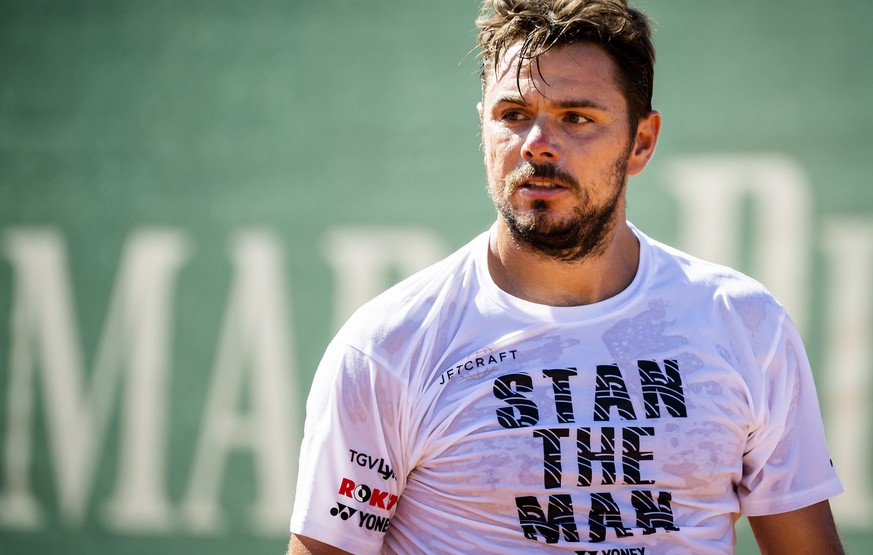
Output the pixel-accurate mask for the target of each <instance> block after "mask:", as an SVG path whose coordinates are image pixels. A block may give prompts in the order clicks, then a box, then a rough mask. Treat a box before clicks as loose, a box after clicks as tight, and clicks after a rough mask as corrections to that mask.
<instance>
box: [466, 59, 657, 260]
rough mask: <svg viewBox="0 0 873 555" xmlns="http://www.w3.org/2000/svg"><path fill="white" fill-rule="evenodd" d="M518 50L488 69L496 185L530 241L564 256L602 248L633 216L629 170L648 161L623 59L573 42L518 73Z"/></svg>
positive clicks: (507, 212)
mask: <svg viewBox="0 0 873 555" xmlns="http://www.w3.org/2000/svg"><path fill="white" fill-rule="evenodd" d="M517 51H518V47H514V48H510V49H509V50H508V51H507V52H506V53H505V54H506V55H505V56H504V57H503V61H502V63H501V64H500V65H499V66H498V67H496V68H495V70H494V74H493V75H488V76H487V77H486V79H487V82H486V86H485V90H484V91H483V99H482V103H481V104H480V106H479V111H480V117H481V120H482V146H483V150H484V154H485V170H486V175H487V178H488V191H489V193H490V195H491V198H492V199H493V201H494V203H495V205H496V206H497V209H498V212H499V217H500V218H501V219H502V220H503V221H504V222H505V223H506V225H507V227H508V229H509V231H510V233H511V234H512V235H513V237H514V238H515V239H516V240H517V241H518V242H519V243H521V244H522V245H525V246H527V247H529V248H531V249H533V250H534V251H536V252H540V253H542V254H545V255H547V256H550V257H553V258H557V259H561V260H579V259H583V258H585V257H587V256H597V255H598V254H600V253H601V252H602V249H603V248H604V246H605V242H606V240H607V238H608V235H609V232H610V230H611V229H612V228H613V227H614V225H615V224H616V222H617V221H619V220H621V221H623V219H624V207H625V205H624V200H625V199H624V191H625V184H626V181H627V175H628V173H637V172H639V171H641V170H642V168H643V166H645V161H647V160H648V155H647V156H645V160H644V161H642V165H640V164H639V163H638V162H639V160H636V158H634V157H633V154H632V153H633V152H635V134H632V133H631V131H630V125H629V119H628V109H627V102H626V101H625V99H624V96H623V95H622V93H621V90H620V89H619V87H618V85H617V84H616V81H615V78H614V76H613V72H614V68H613V62H612V60H611V59H610V58H609V56H608V55H607V54H606V53H605V52H604V51H603V50H602V49H601V48H600V47H599V46H596V45H592V44H587V43H580V44H573V45H569V46H563V47H560V48H554V49H552V50H550V51H548V52H546V53H545V54H543V55H541V56H540V57H539V59H538V60H534V61H533V62H532V64H531V65H530V66H528V65H524V66H522V69H521V74H520V79H519V80H517V79H516V75H517V74H516V67H517V57H516V54H517ZM519 89H520V90H519ZM519 92H520V93H521V94H519ZM655 135H657V132H656V133H655ZM652 148H654V145H652ZM648 154H649V155H650V154H651V152H649V153H648ZM629 161H630V162H631V166H629Z"/></svg>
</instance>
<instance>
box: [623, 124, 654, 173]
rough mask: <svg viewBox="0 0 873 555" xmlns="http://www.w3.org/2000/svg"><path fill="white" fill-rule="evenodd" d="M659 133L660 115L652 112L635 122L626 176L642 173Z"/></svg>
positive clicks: (652, 152) (650, 156)
mask: <svg viewBox="0 0 873 555" xmlns="http://www.w3.org/2000/svg"><path fill="white" fill-rule="evenodd" d="M660 133H661V114H659V113H658V112H656V111H654V110H652V111H651V112H649V113H648V114H647V115H646V116H645V117H644V118H641V119H640V120H639V121H638V122H637V132H636V135H635V136H634V146H633V148H632V149H631V151H630V156H629V157H628V160H627V174H628V175H636V174H638V173H640V172H641V171H643V169H644V168H645V167H646V164H648V163H649V160H650V159H651V158H652V154H654V152H655V145H657V144H658V135H659V134H660Z"/></svg>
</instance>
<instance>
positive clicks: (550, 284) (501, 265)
mask: <svg viewBox="0 0 873 555" xmlns="http://www.w3.org/2000/svg"><path fill="white" fill-rule="evenodd" d="M639 260H640V245H639V240H638V239H637V237H636V235H634V233H633V231H631V229H630V228H629V227H628V225H627V223H626V222H625V221H624V219H621V220H619V221H616V222H614V225H613V229H612V231H611V232H610V234H609V237H608V239H607V244H606V248H605V249H604V250H603V253H602V254H601V255H600V256H596V257H594V256H592V257H586V258H584V259H582V260H578V261H572V262H565V261H562V260H557V259H554V258H550V257H547V256H545V255H543V254H541V253H538V252H536V251H533V250H531V249H530V248H528V247H526V246H524V245H520V244H518V242H516V241H515V239H514V238H513V237H512V235H511V233H510V231H509V229H508V228H507V226H506V223H505V222H504V221H503V219H502V218H499V219H498V221H497V229H496V233H494V234H493V235H492V236H491V240H490V245H489V252H488V270H489V272H490V273H491V277H492V279H493V280H494V282H495V283H496V284H497V286H498V287H500V288H501V289H502V290H504V291H506V292H507V293H509V294H510V295H513V296H515V297H518V298H521V299H524V300H526V301H530V302H534V303H538V304H544V305H549V306H579V305H586V304H593V303H596V302H599V301H602V300H605V299H608V298H610V297H613V296H615V295H617V294H619V293H621V292H622V291H624V289H626V288H627V287H628V286H629V285H630V284H631V282H632V281H633V279H634V276H636V273H637V267H638V266H639Z"/></svg>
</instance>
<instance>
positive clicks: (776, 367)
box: [737, 314, 842, 516]
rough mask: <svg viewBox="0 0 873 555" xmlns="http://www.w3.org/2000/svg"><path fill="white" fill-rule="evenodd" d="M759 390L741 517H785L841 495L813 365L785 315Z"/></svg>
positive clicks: (741, 491) (755, 394) (741, 487)
mask: <svg viewBox="0 0 873 555" xmlns="http://www.w3.org/2000/svg"><path fill="white" fill-rule="evenodd" d="M756 389H757V392H753V399H754V401H753V402H754V403H755V404H756V405H757V406H756V407H755V413H756V423H755V428H754V429H753V430H752V432H751V433H750V434H749V438H748V441H747V445H746V453H745V454H744V457H743V478H742V480H741V482H740V484H739V487H738V490H737V493H738V495H739V499H740V506H741V508H742V511H743V513H744V514H745V515H747V516H762V515H768V514H778V513H784V512H788V511H793V510H797V509H801V508H803V507H807V506H809V505H812V504H814V503H818V502H820V501H824V500H825V499H828V498H830V497H833V496H834V495H837V494H838V493H840V492H842V486H841V485H840V482H839V479H838V478H837V475H836V472H835V471H834V468H833V463H832V461H831V458H830V454H829V451H828V448H827V444H826V442H825V436H824V427H823V425H822V419H821V412H820V409H819V404H818V398H817V396H816V390H815V383H814V382H813V377H812V372H811V369H810V365H809V360H808V359H807V355H806V351H805V349H804V347H803V343H802V341H801V339H800V336H799V334H798V333H797V330H796V328H795V327H794V324H793V323H792V322H791V320H790V319H789V318H788V317H787V316H785V315H784V314H783V316H782V323H781V329H780V333H779V337H778V339H777V340H776V341H775V342H773V343H772V345H771V348H770V350H769V352H768V353H766V355H765V358H764V365H763V375H762V376H761V381H760V387H758V388H756Z"/></svg>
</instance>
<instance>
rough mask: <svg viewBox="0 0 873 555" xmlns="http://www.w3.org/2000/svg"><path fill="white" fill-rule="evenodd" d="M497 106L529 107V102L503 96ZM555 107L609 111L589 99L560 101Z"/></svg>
mask: <svg viewBox="0 0 873 555" xmlns="http://www.w3.org/2000/svg"><path fill="white" fill-rule="evenodd" d="M494 104H495V105H498V104H517V105H519V106H527V101H526V100H525V99H524V97H521V96H512V95H507V96H501V97H499V98H498V99H497V100H496V101H495V102H494ZM555 105H556V106H557V107H558V108H562V109H564V110H569V109H573V108H576V109H590V110H599V111H601V112H607V111H609V110H608V109H607V108H606V106H604V105H603V104H600V103H598V102H594V101H593V100H588V99H569V100H559V101H556V102H555Z"/></svg>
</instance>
